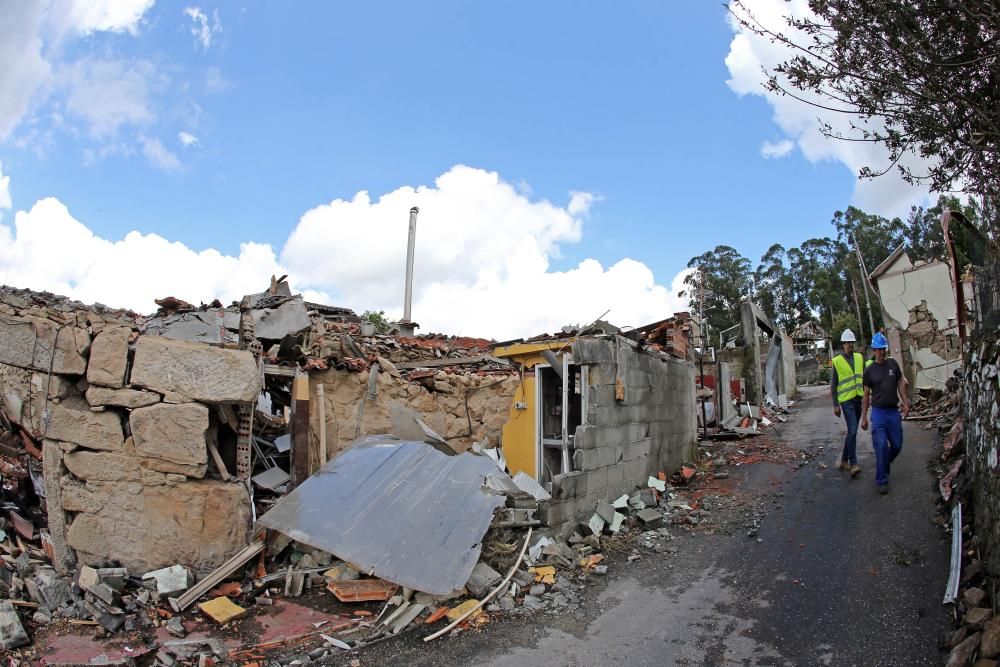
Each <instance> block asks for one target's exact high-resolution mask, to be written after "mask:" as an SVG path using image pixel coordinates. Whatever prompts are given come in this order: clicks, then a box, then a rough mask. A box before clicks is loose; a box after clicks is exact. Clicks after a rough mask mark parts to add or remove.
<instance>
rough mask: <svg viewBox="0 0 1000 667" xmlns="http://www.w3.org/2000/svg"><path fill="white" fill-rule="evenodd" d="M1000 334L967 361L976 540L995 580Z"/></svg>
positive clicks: (965, 410)
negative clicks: (977, 539) (978, 541)
mask: <svg viewBox="0 0 1000 667" xmlns="http://www.w3.org/2000/svg"><path fill="white" fill-rule="evenodd" d="M998 369H1000V332H993V333H992V334H990V335H989V336H986V337H984V338H983V339H982V340H979V341H976V342H973V343H971V345H970V351H969V353H968V354H967V355H966V365H965V370H964V374H965V381H964V390H963V394H962V419H963V424H964V438H965V443H966V444H965V451H966V457H967V459H966V463H967V465H968V469H969V474H970V477H971V479H972V494H973V503H974V505H975V522H976V535H977V536H978V538H979V540H980V544H981V547H982V551H981V557H982V560H983V562H984V563H986V567H987V569H988V570H989V572H990V574H992V575H993V576H1000V467H998V457H1000V372H998Z"/></svg>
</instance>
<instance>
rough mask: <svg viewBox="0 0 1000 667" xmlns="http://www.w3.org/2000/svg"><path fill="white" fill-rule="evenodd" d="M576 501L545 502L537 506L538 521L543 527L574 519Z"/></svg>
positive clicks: (570, 499)
mask: <svg viewBox="0 0 1000 667" xmlns="http://www.w3.org/2000/svg"><path fill="white" fill-rule="evenodd" d="M575 514H576V500H575V499H573V498H568V499H564V500H545V501H542V502H540V503H539V504H538V514H537V516H538V519H539V520H540V521H541V522H542V525H545V526H555V525H558V524H561V523H564V522H566V521H570V520H572V519H574V518H575Z"/></svg>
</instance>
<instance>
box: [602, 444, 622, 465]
mask: <svg viewBox="0 0 1000 667" xmlns="http://www.w3.org/2000/svg"><path fill="white" fill-rule="evenodd" d="M597 451H598V452H600V457H599V458H598V466H597V467H599V468H607V467H608V466H613V465H615V464H617V463H618V462H619V461H621V460H622V450H621V447H617V446H614V447H601V448H600V449H598V450H597Z"/></svg>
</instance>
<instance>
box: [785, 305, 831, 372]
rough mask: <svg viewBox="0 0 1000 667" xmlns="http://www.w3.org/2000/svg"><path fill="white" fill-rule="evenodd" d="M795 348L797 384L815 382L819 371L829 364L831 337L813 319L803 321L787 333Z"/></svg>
mask: <svg viewBox="0 0 1000 667" xmlns="http://www.w3.org/2000/svg"><path fill="white" fill-rule="evenodd" d="M789 337H790V338H791V339H792V346H793V348H794V349H795V360H796V363H795V377H796V381H797V382H798V384H799V385H800V386H801V385H807V384H816V383H818V382H820V381H821V379H820V372H821V370H822V369H823V368H828V367H829V365H830V359H831V356H832V354H831V352H832V350H833V339H832V338H831V337H830V334H828V333H827V332H826V330H825V329H824V328H823V327H821V326H820V325H819V323H818V322H816V321H815V320H808V321H806V322H803V323H802V324H800V325H799V326H797V327H796V328H795V330H794V331H792V333H791V334H789Z"/></svg>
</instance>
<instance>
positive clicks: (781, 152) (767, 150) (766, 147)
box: [760, 139, 795, 159]
mask: <svg viewBox="0 0 1000 667" xmlns="http://www.w3.org/2000/svg"><path fill="white" fill-rule="evenodd" d="M793 150H795V142H794V141H792V140H790V139H782V140H781V141H775V142H771V141H765V142H764V143H763V144H762V145H761V147H760V154H761V156H762V157H764V158H767V159H775V158H782V157H785V156H786V155H788V154H789V153H791V152H792V151H793Z"/></svg>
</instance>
